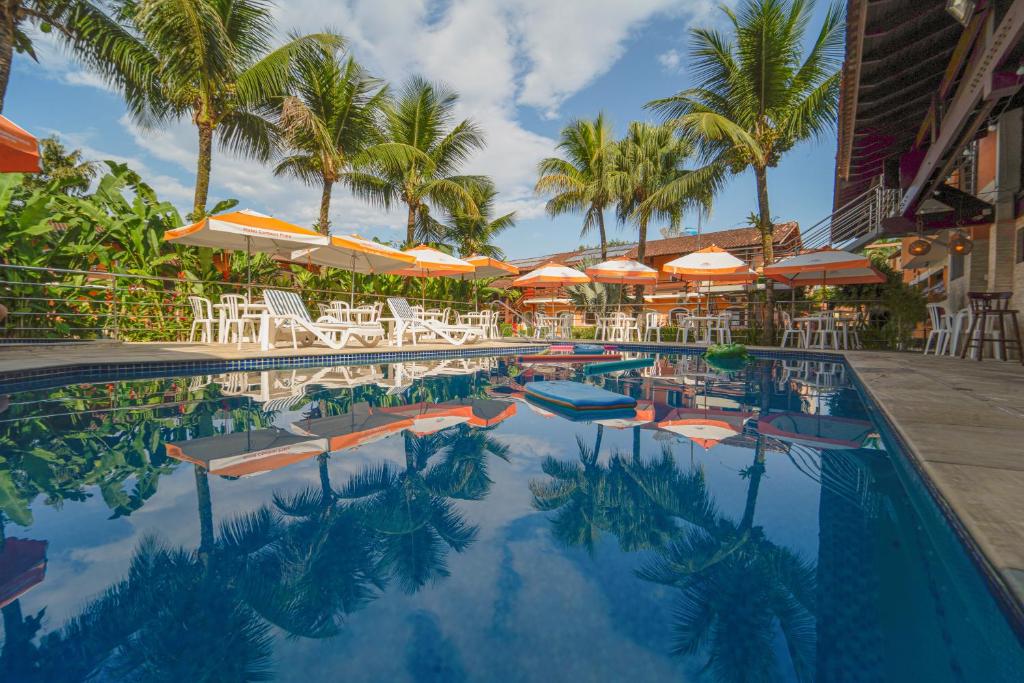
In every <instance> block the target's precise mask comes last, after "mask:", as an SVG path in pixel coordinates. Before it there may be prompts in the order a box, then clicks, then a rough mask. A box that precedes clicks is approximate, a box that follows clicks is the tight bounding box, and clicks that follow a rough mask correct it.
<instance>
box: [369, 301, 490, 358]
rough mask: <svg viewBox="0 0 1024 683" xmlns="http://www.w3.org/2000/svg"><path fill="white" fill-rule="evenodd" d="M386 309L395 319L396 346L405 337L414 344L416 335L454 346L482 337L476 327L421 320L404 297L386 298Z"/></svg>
mask: <svg viewBox="0 0 1024 683" xmlns="http://www.w3.org/2000/svg"><path fill="white" fill-rule="evenodd" d="M388 308H389V309H391V315H392V317H393V318H394V319H395V343H396V344H397V345H398V346H401V345H402V343H403V342H404V341H405V336H406V335H409V336H410V337H411V338H412V343H413V344H415V343H416V335H417V334H432V335H435V336H437V337H440V338H441V339H444V340H445V341H446V342H448V343H449V344H453V345H455V346H462V345H463V344H465V343H466V342H468V341H476V340H478V339H481V338H482V336H483V335H482V334H481V330H480V328H479V327H478V326H473V325H449V324H446V323H441V322H437V321H436V320H428V319H426V318H421V317H420V316H418V315H416V313H415V312H414V311H413V310H412V307H411V306H409V302H408V301H406V300H405V298H404V297H400V296H392V297H388Z"/></svg>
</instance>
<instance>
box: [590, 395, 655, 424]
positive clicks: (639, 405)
mask: <svg viewBox="0 0 1024 683" xmlns="http://www.w3.org/2000/svg"><path fill="white" fill-rule="evenodd" d="M594 422H596V423H597V424H599V425H604V426H605V427H608V428H610V429H630V428H632V427H642V426H643V425H645V424H648V423H650V422H654V404H653V403H651V402H650V401H637V402H636V410H635V411H634V413H633V417H618V418H615V417H613V418H608V419H605V420H594Z"/></svg>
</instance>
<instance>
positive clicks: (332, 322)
mask: <svg viewBox="0 0 1024 683" xmlns="http://www.w3.org/2000/svg"><path fill="white" fill-rule="evenodd" d="M263 300H264V302H265V303H266V305H267V312H268V315H269V318H270V326H271V328H270V340H271V346H273V340H274V339H276V332H277V330H278V329H280V328H284V329H286V330H288V331H290V332H291V336H292V348H295V349H297V348H299V343H298V334H297V333H298V332H301V331H305V332H308V333H310V334H312V335H313V336H314V337H315V338H316V339H317V340H318V341H320V342H322V343H323V344H325V345H327V346H329V347H331V348H332V349H340V348H343V347H344V346H346V345H347V344H348V342H349V340H351V339H355V340H357V341H359V343H360V344H362V345H363V346H376V345H377V344H378V343H380V341H381V340H382V339H384V337H385V335H386V333H385V331H384V326H383V325H381V323H380V321H379V320H376V321H369V322H361V323H343V322H340V321H338V320H337V319H335V318H332V317H330V316H321V317H320V318H318V319H317V320H316V321H314V320H313V319H312V318H311V317H310V315H309V311H308V310H307V309H306V305H305V304H304V303H302V299H300V298H299V295H298V294H296V293H295V292H285V291H282V290H279V289H265V290H263Z"/></svg>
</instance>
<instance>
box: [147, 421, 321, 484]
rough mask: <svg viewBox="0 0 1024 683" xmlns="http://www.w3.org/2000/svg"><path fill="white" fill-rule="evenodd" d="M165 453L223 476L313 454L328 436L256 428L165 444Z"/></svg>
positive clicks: (252, 471) (259, 470)
mask: <svg viewBox="0 0 1024 683" xmlns="http://www.w3.org/2000/svg"><path fill="white" fill-rule="evenodd" d="M164 446H165V448H166V450H167V455H169V456H170V457H172V458H174V459H175V460H184V461H186V462H190V463H192V464H194V465H199V466H200V467H203V468H205V469H206V470H207V471H208V472H209V473H210V474H219V475H220V476H223V477H251V476H254V475H257V474H263V473H264V472H269V471H271V470H276V469H280V468H282V467H287V466H288V465H291V464H292V463H296V462H299V461H300V460H307V459H309V458H313V457H315V456H317V455H320V454H321V453H324V452H326V451H327V449H328V443H327V439H310V438H309V437H305V436H298V435H295V434H291V433H289V432H285V431H282V430H278V429H256V430H252V431H249V432H237V433H234V434H224V435H219V436H207V437H203V438H200V439H192V440H190V441H177V442H170V443H165V444H164Z"/></svg>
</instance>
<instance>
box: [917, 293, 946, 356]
mask: <svg viewBox="0 0 1024 683" xmlns="http://www.w3.org/2000/svg"><path fill="white" fill-rule="evenodd" d="M927 308H928V318H929V320H930V322H931V325H932V329H931V331H930V332H929V333H928V338H927V339H925V342H924V355H926V356H927V355H928V350H929V349H930V348H931V347H932V342H935V349H934V352H935V355H936V356H940V355H942V354H944V353H946V348H947V345H948V344H949V338H950V336H951V334H952V328H951V321H950V318H949V316H948V315H947V314H946V308H945V306H943V305H942V304H928V305H927Z"/></svg>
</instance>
